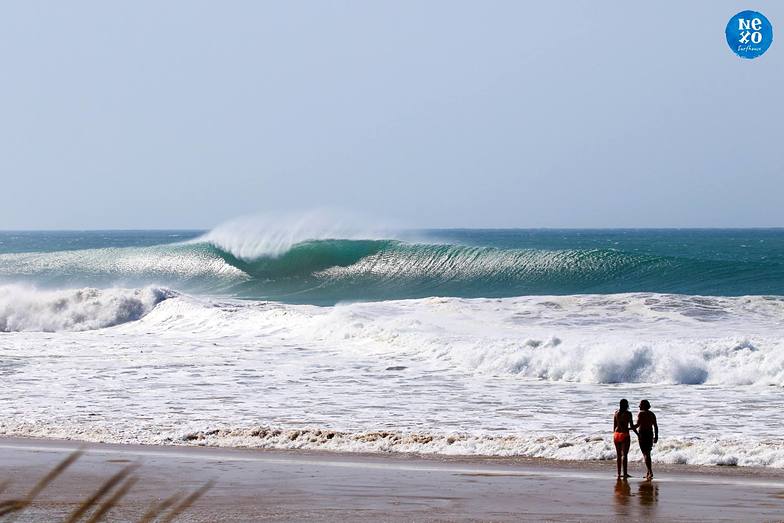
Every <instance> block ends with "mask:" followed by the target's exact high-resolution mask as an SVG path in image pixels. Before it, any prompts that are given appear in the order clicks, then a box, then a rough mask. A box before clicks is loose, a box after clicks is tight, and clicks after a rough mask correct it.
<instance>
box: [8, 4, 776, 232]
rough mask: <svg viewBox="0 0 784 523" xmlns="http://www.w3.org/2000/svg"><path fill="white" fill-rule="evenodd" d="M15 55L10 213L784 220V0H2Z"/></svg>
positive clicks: (74, 223)
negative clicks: (761, 41) (764, 34)
mask: <svg viewBox="0 0 784 523" xmlns="http://www.w3.org/2000/svg"><path fill="white" fill-rule="evenodd" d="M744 9H756V10H759V11H762V12H763V13H764V14H765V15H766V16H767V17H768V18H769V19H770V21H771V22H772V24H773V30H774V42H773V45H772V46H771V48H770V49H769V50H768V52H767V53H766V54H765V55H764V56H762V57H761V58H759V59H756V60H742V59H740V58H737V57H736V56H735V55H734V54H733V53H731V52H730V50H729V48H728V47H727V44H726V42H725V39H724V28H725V25H726V23H727V21H728V20H729V18H730V17H731V16H732V15H734V14H735V13H736V12H738V11H741V10H744ZM0 63H1V65H2V67H1V68H0V74H2V77H1V79H2V81H0V176H1V177H2V178H1V180H2V185H1V186H0V197H2V205H0V229H15V228H115V227H116V228H151V227H155V228H165V227H199V228H201V227H210V226H212V225H215V224H217V223H220V222H221V221H223V220H226V219H229V218H233V217H235V216H238V215H242V214H247V213H254V212H270V211H279V210H285V211H290V210H292V209H311V208H314V207H322V206H327V207H333V208H335V207H337V208H345V209H348V210H351V211H356V212H360V213H366V214H371V215H375V216H379V217H380V218H382V219H392V220H394V221H396V222H402V223H406V224H408V225H410V226H451V227H454V226H467V227H541V226H548V227H559V226H568V227H593V226H599V227H608V226H784V146H783V145H782V136H784V135H783V134H782V124H784V101H782V96H783V95H782V93H784V2H760V1H755V2H752V3H748V2H735V1H724V2H722V1H714V0H711V1H702V2H698V1H689V2H646V3H638V2H598V1H597V2H576V1H575V2H551V1H544V0H541V1H537V2H533V1H529V2H523V1H510V2H493V1H490V2H485V1H479V0H476V1H473V2H456V1H452V0H450V1H444V2H436V1H429V0H425V1H411V2H405V1H398V0H395V1H388V2H381V1H373V0H362V1H359V0H358V1H355V2H326V1H311V2H292V1H288V0H287V1H283V0H280V1H277V2H256V1H254V2H250V1H249V2H237V1H233V2H232V1H229V2H218V1H213V2H195V1H187V2H185V1H183V2H139V1H134V2H97V1H96V2H55V1H50V2H35V1H17V2H4V3H3V4H2V7H0Z"/></svg>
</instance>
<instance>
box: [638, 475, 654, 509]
mask: <svg viewBox="0 0 784 523" xmlns="http://www.w3.org/2000/svg"><path fill="white" fill-rule="evenodd" d="M637 496H638V497H639V498H640V505H643V506H648V507H650V506H653V505H655V504H656V502H657V501H659V485H658V484H656V483H654V482H653V481H643V482H642V483H640V487H639V489H638V490H637Z"/></svg>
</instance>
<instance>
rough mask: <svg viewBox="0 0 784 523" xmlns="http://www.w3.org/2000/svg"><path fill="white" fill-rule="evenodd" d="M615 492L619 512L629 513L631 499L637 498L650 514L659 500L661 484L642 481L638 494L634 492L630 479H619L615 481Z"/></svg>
mask: <svg viewBox="0 0 784 523" xmlns="http://www.w3.org/2000/svg"><path fill="white" fill-rule="evenodd" d="M614 494H615V505H616V511H617V512H618V513H619V514H624V515H627V512H628V508H629V504H630V502H631V499H632V498H637V500H638V502H639V504H640V507H641V508H643V509H644V512H645V513H646V514H648V515H650V512H651V511H652V510H654V508H655V506H656V504H657V503H658V501H659V485H658V484H657V483H654V482H653V481H641V482H640V483H639V486H638V487H637V492H636V494H633V493H632V487H631V485H630V484H629V481H628V480H626V479H619V480H617V481H616V482H615V488H614Z"/></svg>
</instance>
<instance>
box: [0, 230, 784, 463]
mask: <svg viewBox="0 0 784 523" xmlns="http://www.w3.org/2000/svg"><path fill="white" fill-rule="evenodd" d="M0 382H1V383H2V387H0V398H2V401H0V434H6V435H15V436H32V437H52V438H75V439H82V440H88V441H109V442H128V443H155V444H198V445H217V446H248V447H262V448H305V449H324V450H334V451H363V452H415V453H437V454H469V455H494V456H528V457H545V458H554V459H570V460H592V459H613V458H614V456H615V449H614V447H613V445H612V438H611V434H610V431H611V428H612V413H613V411H614V409H615V408H616V406H617V403H618V400H619V399H621V398H627V399H629V401H630V402H631V404H632V405H633V406H634V405H636V404H637V403H638V402H639V400H641V399H648V400H650V402H651V404H652V406H653V410H654V411H655V412H656V413H657V416H658V417H659V423H660V429H661V439H660V442H659V444H658V445H657V446H656V448H655V449H654V460H655V461H659V462H667V463H688V464H702V465H738V466H769V467H779V468H780V467H784V443H782V439H781V434H780V429H779V427H778V425H777V424H776V423H774V422H773V420H776V419H778V416H779V408H780V405H782V404H783V403H784V392H783V389H782V387H783V386H784V229H732V230H713V229H710V230H697V229H684V230H673V229H667V230H652V229H646V230H632V229H628V230H623V229H619V230H571V229H570V230H554V229H546V230H514V229H504V230H475V229H461V230H456V229H450V230H417V231H402V232H401V231H398V232H368V231H361V230H358V229H357V228H356V227H353V228H352V227H338V226H330V227H325V226H319V227H313V226H303V225H302V224H283V225H281V224H277V225H276V226H275V227H238V226H236V225H230V226H225V227H218V228H216V229H214V230H212V231H69V232H48V231H36V232H0ZM633 449H634V450H633V451H632V458H633V459H636V458H638V457H639V451H638V450H637V449H635V448H634V446H633Z"/></svg>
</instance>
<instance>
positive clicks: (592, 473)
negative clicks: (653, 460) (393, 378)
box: [0, 438, 784, 522]
mask: <svg viewBox="0 0 784 523" xmlns="http://www.w3.org/2000/svg"><path fill="white" fill-rule="evenodd" d="M79 447H83V448H84V449H85V451H86V453H85V455H84V456H82V457H81V458H80V459H79V460H78V461H77V462H76V463H75V464H74V465H72V466H71V467H70V468H69V469H68V470H67V471H66V472H65V473H63V475H62V476H60V477H59V478H58V479H57V480H55V482H54V483H52V484H51V485H50V486H49V488H47V489H46V490H45V491H44V492H43V493H42V494H41V495H40V496H39V498H38V500H37V501H36V502H35V503H34V505H33V507H32V508H30V509H29V510H28V511H26V512H25V513H24V516H23V517H21V518H19V519H18V520H17V521H57V520H62V519H63V518H64V517H65V516H66V515H67V514H68V513H70V512H71V511H72V510H73V509H74V508H75V507H76V506H77V504H78V502H79V500H81V499H83V498H85V497H87V496H88V495H89V494H91V493H92V492H93V491H94V490H95V489H96V488H97V487H98V485H100V484H101V483H102V482H103V481H104V480H105V479H106V478H108V477H109V476H110V475H111V474H113V473H115V472H117V471H118V470H119V469H120V468H121V467H123V466H125V465H127V464H128V463H129V462H137V463H139V464H141V466H140V468H139V469H137V471H136V472H135V475H136V476H137V477H138V478H139V482H138V483H136V484H135V485H134V487H133V488H132V489H131V491H130V492H129V494H128V496H127V497H126V498H125V499H124V500H123V502H122V503H121V505H120V506H118V507H115V508H114V509H113V510H112V512H111V513H110V518H109V520H113V521H129V520H138V518H139V517H140V516H141V515H142V513H143V512H144V511H145V510H146V509H147V508H148V507H149V506H150V505H151V504H152V503H154V502H156V501H160V500H162V499H163V498H165V497H167V496H169V495H170V494H173V493H174V492H176V491H181V490H195V489H196V488H198V487H199V486H201V485H203V484H204V483H205V482H207V481H209V480H214V481H215V486H214V487H212V489H211V490H210V491H208V492H207V494H205V495H204V497H203V498H201V499H200V500H199V501H198V502H197V503H196V504H195V505H194V506H193V507H192V508H191V509H190V510H189V511H188V512H187V513H186V514H185V516H184V517H182V518H181V519H179V520H180V521H221V520H223V521H258V520H261V521H287V520H299V521H302V520H315V519H318V520H320V521H342V522H345V521H369V520H372V521H470V520H484V521H521V520H522V521H542V520H551V521H607V520H610V521H625V520H660V521H778V520H782V519H784V472H781V471H775V470H767V469H742V468H720V467H686V466H668V467H661V466H660V467H659V468H658V469H655V471H656V472H657V477H656V479H655V480H654V481H653V482H646V481H643V480H642V479H641V478H640V477H636V478H632V479H630V480H629V481H628V482H617V481H616V479H615V477H614V468H615V466H614V463H613V462H600V463H599V462H590V463H581V462H580V463H572V462H554V461H546V460H524V459H499V458H445V457H420V456H408V455H358V454H338V453H323V452H291V451H268V450H250V449H248V450H245V449H219V448H205V447H161V446H139V445H106V444H92V443H91V444H83V443H79V442H73V441H54V440H33V439H16V438H0V482H2V481H4V480H10V481H11V484H10V485H9V486H8V487H7V488H6V490H5V491H4V492H3V493H2V494H0V499H8V498H10V497H12V496H18V495H21V494H23V493H24V492H26V491H27V489H29V488H30V487H31V486H32V485H33V484H34V483H35V482H36V481H37V480H38V479H40V477H41V476H43V475H44V474H45V473H46V471H48V470H49V469H51V468H52V467H53V466H54V465H55V464H56V463H58V462H59V461H61V460H62V459H63V458H64V457H65V456H67V455H68V453H69V452H71V451H72V450H74V449H76V448H79ZM630 469H631V470H630V472H631V473H633V474H635V475H637V476H641V475H642V473H643V467H642V465H641V464H640V463H634V464H631V465H630Z"/></svg>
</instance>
